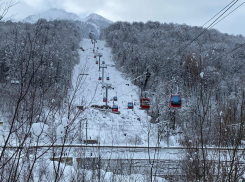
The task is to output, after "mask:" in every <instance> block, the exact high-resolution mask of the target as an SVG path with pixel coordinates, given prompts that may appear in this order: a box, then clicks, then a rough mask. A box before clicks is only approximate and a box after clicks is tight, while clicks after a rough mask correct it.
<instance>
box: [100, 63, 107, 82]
mask: <svg viewBox="0 0 245 182" xmlns="http://www.w3.org/2000/svg"><path fill="white" fill-rule="evenodd" d="M101 68H102V84H103V83H104V69H105V68H107V66H101Z"/></svg>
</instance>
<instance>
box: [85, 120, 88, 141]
mask: <svg viewBox="0 0 245 182" xmlns="http://www.w3.org/2000/svg"><path fill="white" fill-rule="evenodd" d="M85 119H86V145H88V120H87V118H85Z"/></svg>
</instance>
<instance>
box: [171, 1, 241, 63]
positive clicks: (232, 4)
mask: <svg viewBox="0 0 245 182" xmlns="http://www.w3.org/2000/svg"><path fill="white" fill-rule="evenodd" d="M237 2H238V0H236V1H235V2H234V3H233V1H232V3H229V4H231V5H228V6H229V7H228V8H227V9H226V10H225V11H224V12H223V13H222V14H221V15H220V16H219V17H218V18H216V19H215V20H214V21H213V22H212V23H211V24H210V25H209V26H208V27H207V28H205V29H204V30H203V31H202V32H201V33H200V34H199V35H198V36H196V37H195V38H194V39H193V40H192V41H191V42H189V43H188V44H186V45H185V46H184V47H182V48H181V49H180V50H179V51H177V52H176V53H178V52H179V53H181V52H183V51H184V50H185V49H186V48H187V47H189V45H191V44H192V43H193V42H194V41H196V40H197V39H198V38H199V37H200V36H201V35H202V34H204V33H205V32H206V31H207V30H208V29H210V28H211V27H212V26H213V25H214V23H215V22H216V21H218V19H219V18H221V17H222V16H223V15H224V14H225V13H226V12H227V11H228V10H229V9H230V8H232V6H234V5H235V4H236V3H237ZM226 7H227V6H226ZM219 22H220V21H219ZM216 24H217V23H216ZM176 53H174V54H176ZM177 55H178V54H176V55H175V56H174V57H173V59H174V58H175V57H176V56H177ZM170 57H172V56H170Z"/></svg>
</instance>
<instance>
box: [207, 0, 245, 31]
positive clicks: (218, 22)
mask: <svg viewBox="0 0 245 182" xmlns="http://www.w3.org/2000/svg"><path fill="white" fill-rule="evenodd" d="M244 3H245V2H243V3H242V4H240V5H239V6H238V7H236V8H235V9H233V10H232V11H231V12H230V13H229V14H227V15H226V16H225V17H223V18H222V19H221V20H219V21H218V22H217V23H215V24H214V25H212V27H213V26H215V25H217V24H218V23H219V22H220V21H222V20H223V19H225V18H226V17H227V16H229V15H230V14H231V13H233V12H234V11H235V10H237V9H238V8H239V7H241V6H242V5H243V4H244ZM212 27H210V28H212Z"/></svg>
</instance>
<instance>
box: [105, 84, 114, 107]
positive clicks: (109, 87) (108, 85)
mask: <svg viewBox="0 0 245 182" xmlns="http://www.w3.org/2000/svg"><path fill="white" fill-rule="evenodd" d="M102 88H105V89H106V104H105V107H106V109H107V108H108V106H107V102H108V89H114V88H113V87H112V86H111V84H103V86H102Z"/></svg>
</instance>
